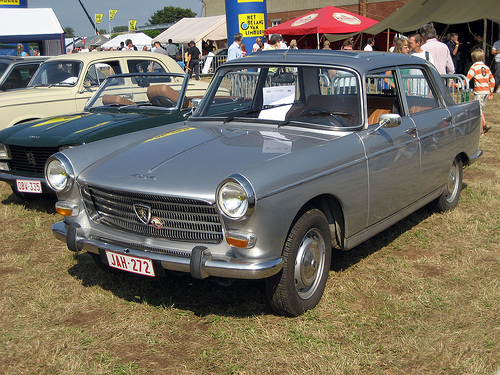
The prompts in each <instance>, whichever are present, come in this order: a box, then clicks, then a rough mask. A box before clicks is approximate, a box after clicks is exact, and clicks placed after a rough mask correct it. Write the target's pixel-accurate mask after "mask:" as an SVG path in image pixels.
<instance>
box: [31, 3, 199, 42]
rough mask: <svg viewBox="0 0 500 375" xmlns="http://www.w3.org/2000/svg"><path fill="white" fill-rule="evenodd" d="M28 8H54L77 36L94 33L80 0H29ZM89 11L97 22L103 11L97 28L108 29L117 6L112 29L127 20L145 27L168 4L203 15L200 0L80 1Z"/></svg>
mask: <svg viewBox="0 0 500 375" xmlns="http://www.w3.org/2000/svg"><path fill="white" fill-rule="evenodd" d="M27 1H28V8H52V9H53V10H54V13H55V14H56V16H57V19H58V20H59V23H60V24H61V26H62V28H63V29H64V28H65V27H68V26H69V27H71V28H73V30H75V35H76V36H92V35H95V32H94V30H93V28H92V25H91V23H90V21H89V19H88V17H87V15H86V14H85V12H84V11H83V8H82V6H81V5H80V3H79V2H78V0H27ZM80 1H81V2H82V4H83V6H84V7H85V9H87V12H88V14H89V15H90V17H91V18H92V20H93V21H94V22H95V18H94V17H95V16H94V14H95V13H103V14H104V17H103V20H102V23H100V24H97V29H98V30H99V29H106V30H108V31H109V10H110V9H116V10H118V13H116V15H115V18H113V19H112V20H111V29H113V27H115V26H128V20H130V19H132V20H137V26H144V25H145V24H146V23H149V22H148V20H149V19H150V18H151V16H153V14H154V13H155V12H156V11H157V10H160V9H163V8H164V7H168V6H174V7H180V8H188V9H191V10H192V11H193V12H195V13H196V15H197V16H200V14H201V6H202V3H201V1H200V0H182V1H179V0H80Z"/></svg>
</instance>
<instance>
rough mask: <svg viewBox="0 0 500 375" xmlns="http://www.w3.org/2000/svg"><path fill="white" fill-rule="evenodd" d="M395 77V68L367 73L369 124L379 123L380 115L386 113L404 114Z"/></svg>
mask: <svg viewBox="0 0 500 375" xmlns="http://www.w3.org/2000/svg"><path fill="white" fill-rule="evenodd" d="M395 77H396V71H395V70H388V71H377V72H370V73H369V74H367V75H366V78H365V86H366V93H367V94H366V108H367V117H368V125H375V124H378V122H379V118H380V116H381V115H383V114H386V113H394V114H398V115H400V116H404V113H403V110H402V108H403V106H402V104H401V103H402V101H401V98H400V96H399V90H396V82H397V81H396V78H395Z"/></svg>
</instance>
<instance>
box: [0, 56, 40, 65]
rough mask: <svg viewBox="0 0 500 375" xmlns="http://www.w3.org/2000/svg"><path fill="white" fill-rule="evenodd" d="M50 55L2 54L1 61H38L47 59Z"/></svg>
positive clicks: (8, 62)
mask: <svg viewBox="0 0 500 375" xmlns="http://www.w3.org/2000/svg"><path fill="white" fill-rule="evenodd" d="M49 57H50V56H10V55H3V56H0V61H1V62H4V63H7V64H10V63H13V62H28V61H29V62H37V61H45V60H47V59H48V58H49Z"/></svg>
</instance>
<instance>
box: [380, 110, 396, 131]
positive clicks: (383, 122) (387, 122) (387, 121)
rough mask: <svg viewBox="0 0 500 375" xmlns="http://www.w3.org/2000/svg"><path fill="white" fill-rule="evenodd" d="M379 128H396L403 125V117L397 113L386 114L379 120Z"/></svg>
mask: <svg viewBox="0 0 500 375" xmlns="http://www.w3.org/2000/svg"><path fill="white" fill-rule="evenodd" d="M378 125H379V127H382V128H395V127H398V126H399V125H401V116H400V115H398V114H396V113H384V114H382V115H380V118H379V120H378Z"/></svg>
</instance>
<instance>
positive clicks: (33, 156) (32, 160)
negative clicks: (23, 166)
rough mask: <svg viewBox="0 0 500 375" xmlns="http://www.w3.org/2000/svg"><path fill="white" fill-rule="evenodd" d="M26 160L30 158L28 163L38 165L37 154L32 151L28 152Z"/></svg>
mask: <svg viewBox="0 0 500 375" xmlns="http://www.w3.org/2000/svg"><path fill="white" fill-rule="evenodd" d="M26 160H28V164H29V165H32V166H33V167H36V160H35V155H34V154H33V153H32V152H31V151H30V152H27V153H26Z"/></svg>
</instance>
